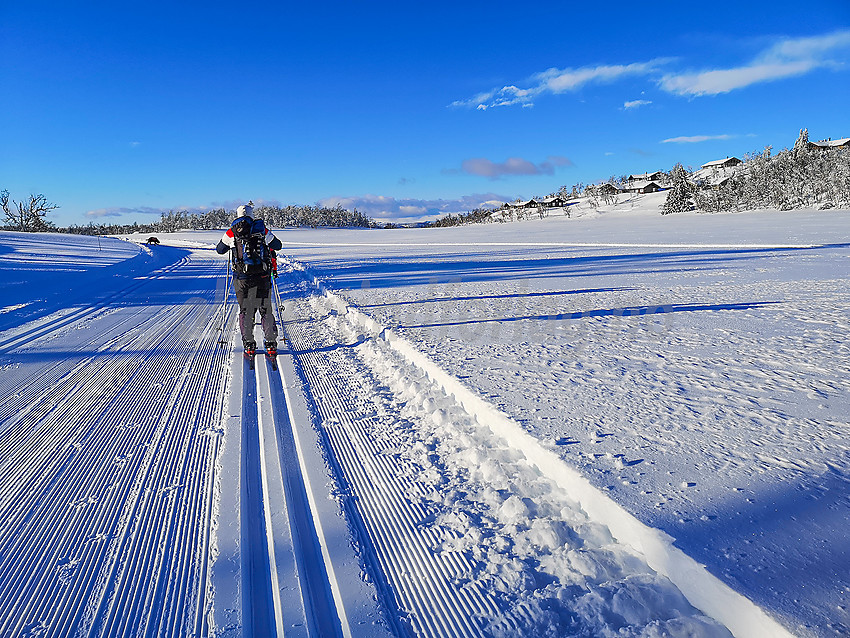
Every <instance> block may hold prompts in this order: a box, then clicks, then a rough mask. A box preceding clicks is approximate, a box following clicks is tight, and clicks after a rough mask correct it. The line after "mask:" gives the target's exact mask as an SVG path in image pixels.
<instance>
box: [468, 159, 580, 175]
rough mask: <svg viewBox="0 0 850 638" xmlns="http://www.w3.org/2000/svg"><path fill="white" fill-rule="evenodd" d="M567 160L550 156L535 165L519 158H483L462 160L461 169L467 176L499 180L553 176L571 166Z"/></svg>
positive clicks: (570, 162)
mask: <svg viewBox="0 0 850 638" xmlns="http://www.w3.org/2000/svg"><path fill="white" fill-rule="evenodd" d="M572 164H573V163H572V161H571V160H570V159H569V158H566V157H561V156H560V155H550V156H549V157H548V158H547V159H546V161H545V162H540V163H539V164H535V163H534V162H530V161H528V160H526V159H523V158H521V157H510V158H508V159H507V160H505V161H504V162H493V161H491V160H489V159H486V158H483V157H476V158H472V159H468V160H464V161H463V163H462V164H461V169H462V170H463V172H464V173H467V174H469V175H478V176H479V177H489V178H490V179H500V178H502V177H505V176H508V175H554V173H555V169H556V168H558V167H561V166H572Z"/></svg>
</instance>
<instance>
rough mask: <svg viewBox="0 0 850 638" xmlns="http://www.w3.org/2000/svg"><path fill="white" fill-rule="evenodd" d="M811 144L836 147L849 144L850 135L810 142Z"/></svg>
mask: <svg viewBox="0 0 850 638" xmlns="http://www.w3.org/2000/svg"><path fill="white" fill-rule="evenodd" d="M811 144H812V145H813V146H820V147H821V148H838V147H840V146H850V137H844V138H842V139H840V140H821V141H820V142H811Z"/></svg>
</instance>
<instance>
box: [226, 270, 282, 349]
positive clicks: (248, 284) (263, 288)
mask: <svg viewBox="0 0 850 638" xmlns="http://www.w3.org/2000/svg"><path fill="white" fill-rule="evenodd" d="M271 285H272V280H271V277H263V278H261V279H258V280H256V279H234V280H233V287H234V289H235V291H236V300H237V301H238V302H239V330H240V332H241V333H242V343H243V344H245V343H253V342H254V318H255V317H256V314H257V313H258V312H259V313H260V323H261V324H262V326H263V339H265V341H266V342H269V341H274V342H276V341H277V323H276V322H275V320H274V312H272V305H271Z"/></svg>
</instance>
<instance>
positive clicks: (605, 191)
mask: <svg viewBox="0 0 850 638" xmlns="http://www.w3.org/2000/svg"><path fill="white" fill-rule="evenodd" d="M622 192H623V191H621V190H620V189H619V188H617V186H615V185H614V184H612V183H611V182H606V183H604V184H601V185H600V186H599V194H600V195H619V194H620V193H622Z"/></svg>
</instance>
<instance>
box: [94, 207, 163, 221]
mask: <svg viewBox="0 0 850 638" xmlns="http://www.w3.org/2000/svg"><path fill="white" fill-rule="evenodd" d="M168 210H170V209H164V208H150V207H148V206H138V207H135V208H132V207H125V206H114V207H112V208H98V209H96V210H90V211H88V212H87V213H86V217H88V218H89V219H99V218H101V217H124V216H126V215H157V216H159V215H160V214H161V213H167V212H168Z"/></svg>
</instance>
